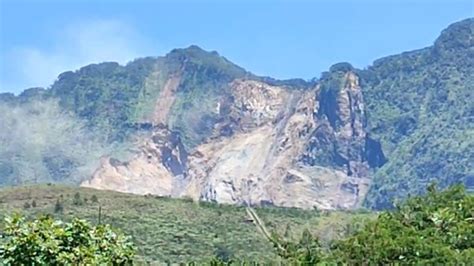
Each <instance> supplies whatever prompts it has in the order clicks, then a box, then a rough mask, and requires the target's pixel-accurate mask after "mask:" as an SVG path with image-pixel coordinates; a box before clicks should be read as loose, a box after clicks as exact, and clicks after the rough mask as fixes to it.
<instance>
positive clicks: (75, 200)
mask: <svg viewBox="0 0 474 266" xmlns="http://www.w3.org/2000/svg"><path fill="white" fill-rule="evenodd" d="M83 203H84V202H83V201H82V198H81V194H79V192H76V194H74V198H73V199H72V204H73V205H76V206H81V205H82V204H83Z"/></svg>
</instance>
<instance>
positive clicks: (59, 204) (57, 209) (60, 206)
mask: <svg viewBox="0 0 474 266" xmlns="http://www.w3.org/2000/svg"><path fill="white" fill-rule="evenodd" d="M63 211H64V206H63V204H62V202H61V201H60V200H59V199H57V200H56V204H54V213H63Z"/></svg>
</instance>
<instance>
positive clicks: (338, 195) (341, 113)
mask: <svg viewBox="0 0 474 266" xmlns="http://www.w3.org/2000/svg"><path fill="white" fill-rule="evenodd" d="M334 75H337V76H338V77H339V78H340V84H336V87H334V88H330V89H332V90H334V91H339V93H338V94H336V95H332V96H327V95H325V93H326V91H325V89H321V86H320V85H317V86H315V87H314V88H311V89H305V90H299V89H295V88H289V87H283V86H272V85H269V84H266V83H264V82H261V81H257V80H245V79H236V80H234V81H233V82H231V83H229V85H228V86H229V87H228V93H229V95H226V97H225V98H221V99H216V100H215V102H214V103H213V104H212V102H211V101H210V100H208V101H209V102H210V103H211V104H212V105H213V106H214V108H215V110H214V116H215V117H218V119H215V120H210V121H209V128H210V130H209V131H208V132H209V133H207V135H208V137H207V138H206V139H204V140H203V141H202V142H201V143H200V144H198V145H197V146H195V147H194V148H192V149H190V150H189V149H188V150H186V148H185V146H184V145H182V142H181V139H180V138H179V132H174V133H172V132H168V133H167V134H171V135H173V134H174V138H173V141H174V142H175V143H172V142H171V139H170V138H164V139H163V138H161V139H160V140H162V141H157V138H156V134H158V132H159V131H160V130H166V129H165V128H166V126H161V127H154V129H153V131H154V132H155V133H153V136H151V137H150V138H149V140H148V141H145V144H143V145H142V146H141V147H142V148H141V150H142V152H140V153H139V154H137V155H136V156H135V157H134V159H133V160H131V161H128V162H124V163H111V162H112V161H113V160H112V159H108V160H105V161H104V162H105V163H104V164H103V165H102V167H101V168H99V169H98V170H97V172H96V173H95V174H94V176H93V178H92V179H91V180H88V181H86V182H84V183H83V184H82V185H83V186H90V187H96V188H103V189H113V190H119V191H124V192H132V193H140V194H147V193H151V194H158V195H162V196H188V197H191V198H193V199H196V200H207V201H216V202H221V203H232V204H243V203H246V204H251V205H261V204H263V205H268V204H275V205H278V206H289V207H301V208H313V207H317V208H323V209H333V208H354V207H356V206H359V205H360V203H361V200H362V199H363V197H364V195H365V193H366V191H367V189H368V184H369V176H368V174H369V172H368V171H369V164H368V162H367V160H366V159H365V157H364V156H363V155H361V156H358V154H364V152H360V151H359V150H358V149H362V150H363V151H365V146H366V134H365V132H364V128H363V127H362V123H363V121H364V119H365V116H364V107H363V104H362V95H361V90H360V86H359V84H358V78H357V76H356V75H355V74H354V72H353V71H352V70H349V71H348V72H343V71H338V70H334ZM324 84H325V83H323V85H324ZM339 86H341V87H339ZM196 89H198V88H194V90H196ZM176 97H179V96H176ZM331 101H335V102H337V103H338V104H337V105H335V106H334V105H331ZM320 106H325V108H326V109H324V110H322V111H321V107H320ZM157 108H159V107H157ZM159 110H163V109H159ZM156 112H158V111H155V113H156ZM324 112H329V113H334V114H335V115H334V116H331V115H328V114H325V113H324ZM356 113H357V114H356ZM328 117H330V118H334V119H337V120H338V121H341V123H340V124H341V125H339V124H338V125H336V124H331V122H330V121H331V120H330V118H328ZM351 117H355V118H353V119H352V118H351ZM150 143H151V144H150ZM170 144H171V146H170ZM325 145H326V146H325ZM333 146H334V147H335V148H334V149H332V148H331V147H333ZM320 148H322V149H328V151H329V150H330V151H331V152H332V154H333V155H332V157H331V156H328V157H329V161H331V162H332V161H335V164H324V163H319V164H318V163H317V162H318V160H319V159H320V157H321V154H318V153H317V152H316V151H315V150H316V149H320ZM351 149H352V150H351ZM358 151H359V153H357V152H358ZM188 154H189V155H188ZM333 157H334V158H333ZM336 157H337V158H338V159H339V161H338V160H336V159H335V158H336ZM294 195H298V197H295V196H294Z"/></svg>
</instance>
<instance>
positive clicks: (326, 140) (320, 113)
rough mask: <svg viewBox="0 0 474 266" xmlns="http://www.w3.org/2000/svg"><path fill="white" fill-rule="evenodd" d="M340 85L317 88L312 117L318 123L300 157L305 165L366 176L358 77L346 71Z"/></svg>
mask: <svg viewBox="0 0 474 266" xmlns="http://www.w3.org/2000/svg"><path fill="white" fill-rule="evenodd" d="M342 85H343V86H342V88H331V87H329V88H323V89H321V88H319V89H320V90H319V96H318V100H319V105H320V108H319V109H318V110H316V112H317V116H316V117H315V120H316V124H317V125H318V126H317V128H316V130H315V131H314V132H313V136H312V138H311V140H310V142H309V145H308V146H307V150H306V153H305V154H304V155H303V158H302V160H303V162H305V163H306V164H308V165H316V164H318V163H319V164H322V165H328V166H335V167H337V168H340V169H341V170H343V171H344V172H345V173H346V174H347V175H348V176H355V177H366V176H367V175H368V168H369V165H368V163H367V162H366V161H365V158H364V148H365V141H366V132H365V130H364V124H365V112H364V101H363V97H362V91H361V88H360V86H359V79H358V77H357V76H356V75H355V74H354V73H353V72H347V73H345V75H344V77H343V80H342ZM320 157H322V158H327V160H326V161H322V160H321V158H320Z"/></svg>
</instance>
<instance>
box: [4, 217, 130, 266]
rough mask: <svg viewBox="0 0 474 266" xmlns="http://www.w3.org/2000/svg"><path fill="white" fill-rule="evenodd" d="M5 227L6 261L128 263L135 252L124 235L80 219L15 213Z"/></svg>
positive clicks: (27, 263) (20, 262) (83, 263)
mask: <svg viewBox="0 0 474 266" xmlns="http://www.w3.org/2000/svg"><path fill="white" fill-rule="evenodd" d="M3 231H4V232H3V235H1V237H2V238H4V239H3V241H4V242H5V244H4V245H2V246H0V263H2V264H4V265H68V264H69V265H70V264H75V265H78V264H81V265H99V264H113V265H125V264H131V262H132V259H133V256H134V254H135V248H134V245H133V244H132V242H131V241H130V240H129V239H128V238H127V237H125V236H124V235H122V234H120V233H117V232H115V231H113V230H112V229H111V228H110V227H109V226H108V225H99V226H92V225H91V224H89V223H88V222H86V221H84V220H79V219H74V220H73V221H72V222H71V223H64V222H61V221H55V220H53V219H52V218H51V217H48V216H45V217H42V218H39V219H37V220H33V221H26V220H25V219H24V218H22V217H21V216H13V217H9V218H6V220H5V228H4V229H3Z"/></svg>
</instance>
